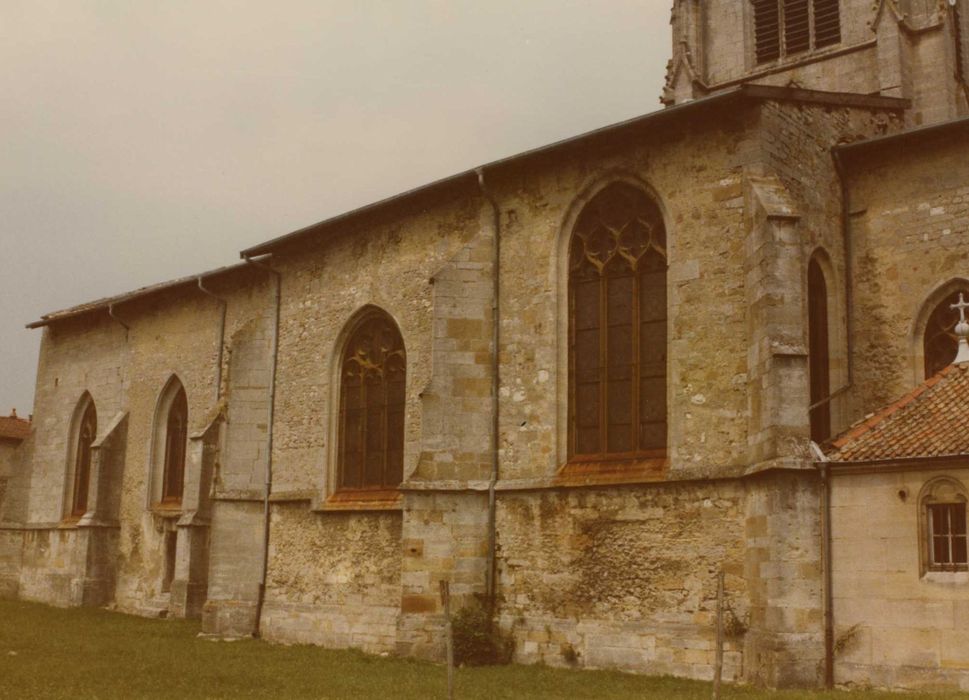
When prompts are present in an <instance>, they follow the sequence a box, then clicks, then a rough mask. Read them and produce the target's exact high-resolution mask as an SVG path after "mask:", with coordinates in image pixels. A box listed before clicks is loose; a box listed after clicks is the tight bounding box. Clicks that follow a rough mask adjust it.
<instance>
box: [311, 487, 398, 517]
mask: <svg viewBox="0 0 969 700" xmlns="http://www.w3.org/2000/svg"><path fill="white" fill-rule="evenodd" d="M402 509H403V498H402V497H401V495H400V491H398V490H397V489H357V490H352V491H337V492H336V493H334V494H332V495H330V497H329V498H327V499H326V500H325V501H324V502H323V503H322V504H320V505H319V507H317V508H314V510H315V511H317V512H324V513H326V512H344V511H354V512H368V511H400V510H402Z"/></svg>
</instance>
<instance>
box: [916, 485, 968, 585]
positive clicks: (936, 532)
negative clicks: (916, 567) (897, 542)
mask: <svg viewBox="0 0 969 700" xmlns="http://www.w3.org/2000/svg"><path fill="white" fill-rule="evenodd" d="M966 500H967V499H966V489H965V487H964V486H963V485H962V484H961V483H960V482H959V481H957V480H955V479H952V478H949V477H939V478H936V479H933V480H932V481H930V482H929V483H928V484H926V485H925V486H924V487H923V488H922V493H921V494H920V496H919V507H920V509H921V512H920V516H921V520H922V542H923V547H922V551H923V556H922V567H923V571H967V570H969V548H967V527H966V524H967V523H966Z"/></svg>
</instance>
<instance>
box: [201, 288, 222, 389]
mask: <svg viewBox="0 0 969 700" xmlns="http://www.w3.org/2000/svg"><path fill="white" fill-rule="evenodd" d="M202 277H203V275H199V276H198V285H199V290H200V291H201V292H202V293H203V294H208V295H209V296H210V297H212V298H213V299H215V300H216V301H217V302H219V304H220V305H221V307H222V314H221V316H222V318H221V320H220V322H219V359H218V362H217V364H216V366H215V402H216V403H218V402H219V400H220V399H221V398H222V359H223V356H224V353H225V317H226V312H227V311H228V308H229V302H227V301H226V300H225V299H223V298H222V297H220V296H218V295H216V294H215V293H213V292H212V291H210V290H208V289H206V288H205V286H204V285H203V284H202Z"/></svg>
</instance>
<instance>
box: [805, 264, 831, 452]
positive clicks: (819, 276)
mask: <svg viewBox="0 0 969 700" xmlns="http://www.w3.org/2000/svg"><path fill="white" fill-rule="evenodd" d="M830 362H831V361H830V346H829V342H828V285H827V284H826V283H825V281H824V272H823V271H822V270H821V266H820V265H819V264H818V261H817V260H812V261H811V264H810V265H809V266H808V363H809V371H810V373H811V391H810V401H811V406H812V408H811V411H810V414H811V439H812V440H814V441H815V442H824V441H825V440H827V439H828V438H829V437H831V404H830V402H829V398H830V394H831V369H830Z"/></svg>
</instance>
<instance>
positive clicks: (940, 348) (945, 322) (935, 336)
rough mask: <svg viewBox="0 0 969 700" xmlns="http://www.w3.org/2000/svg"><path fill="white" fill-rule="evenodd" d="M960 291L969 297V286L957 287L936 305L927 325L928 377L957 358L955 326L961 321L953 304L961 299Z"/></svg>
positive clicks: (926, 356) (926, 375) (926, 352)
mask: <svg viewBox="0 0 969 700" xmlns="http://www.w3.org/2000/svg"><path fill="white" fill-rule="evenodd" d="M960 292H962V294H964V295H965V297H966V299H969V287H966V288H962V289H956V290H955V291H953V292H952V294H950V295H949V296H947V297H946V298H945V299H943V300H942V301H941V302H940V303H939V304H938V306H936V307H935V309H934V310H933V311H932V314H931V315H930V316H929V320H928V323H927V324H926V325H925V335H924V336H923V338H922V351H923V356H924V357H925V377H926V379H928V378H929V377H931V376H932V375H934V374H936V373H937V372H939V371H941V370H942V369H944V368H945V367H946V366H948V365H951V364H952V361H953V360H954V359H956V351H957V349H958V345H959V343H958V338H957V337H956V333H955V327H956V323H957V322H958V321H959V312H958V311H956V310H955V309H953V308H952V305H953V304H955V303H956V302H958V301H959V293H960Z"/></svg>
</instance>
